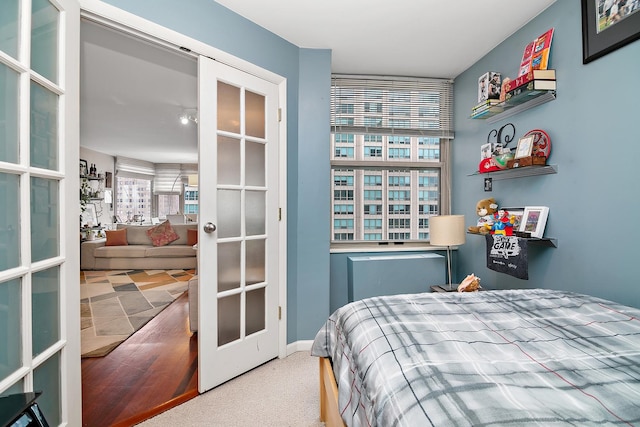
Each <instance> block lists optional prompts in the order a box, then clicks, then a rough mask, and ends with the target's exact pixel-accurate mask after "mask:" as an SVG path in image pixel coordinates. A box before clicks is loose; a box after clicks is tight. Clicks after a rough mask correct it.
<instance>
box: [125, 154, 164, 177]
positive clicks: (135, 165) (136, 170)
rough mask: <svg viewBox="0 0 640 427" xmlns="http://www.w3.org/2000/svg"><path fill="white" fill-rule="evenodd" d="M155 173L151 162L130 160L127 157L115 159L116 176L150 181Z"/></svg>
mask: <svg viewBox="0 0 640 427" xmlns="http://www.w3.org/2000/svg"><path fill="white" fill-rule="evenodd" d="M155 173H156V167H155V165H154V164H153V163H151V162H146V161H144V160H138V159H131V158H128V157H121V156H118V157H116V174H117V175H122V176H126V177H129V178H140V179H152V178H153V175H155Z"/></svg>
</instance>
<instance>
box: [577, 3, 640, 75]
mask: <svg viewBox="0 0 640 427" xmlns="http://www.w3.org/2000/svg"><path fill="white" fill-rule="evenodd" d="M581 1H582V63H583V64H587V63H589V62H591V61H593V60H595V59H598V58H600V57H603V56H604V55H607V54H608V53H611V52H613V51H614V50H616V49H619V48H621V47H622V46H624V45H627V44H629V43H631V42H633V41H634V40H637V39H639V38H640V4H638V2H637V1H627V2H626V4H625V5H624V6H619V4H618V2H602V1H599V0H581ZM605 7H609V8H608V9H605Z"/></svg>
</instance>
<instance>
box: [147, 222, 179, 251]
mask: <svg viewBox="0 0 640 427" xmlns="http://www.w3.org/2000/svg"><path fill="white" fill-rule="evenodd" d="M147 236H149V238H150V239H151V243H153V246H165V245H168V244H169V243H171V242H173V241H174V240H178V239H179V238H180V236H178V233H176V232H175V231H174V230H173V227H172V226H171V223H169V220H166V221H165V222H163V223H161V224H158V225H156V226H155V227H152V228H150V229H148V230H147Z"/></svg>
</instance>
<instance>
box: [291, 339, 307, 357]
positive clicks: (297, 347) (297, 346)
mask: <svg viewBox="0 0 640 427" xmlns="http://www.w3.org/2000/svg"><path fill="white" fill-rule="evenodd" d="M312 344H313V340H306V341H296V342H292V343H291V344H287V356H288V355H290V354H292V353H295V352H298V351H311V345H312Z"/></svg>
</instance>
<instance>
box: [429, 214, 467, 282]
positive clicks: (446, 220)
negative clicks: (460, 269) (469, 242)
mask: <svg viewBox="0 0 640 427" xmlns="http://www.w3.org/2000/svg"><path fill="white" fill-rule="evenodd" d="M429 236H430V237H429V242H430V243H431V245H433V246H446V247H447V271H448V273H449V291H453V290H454V289H453V287H452V285H451V246H457V245H462V244H464V242H465V237H466V232H465V228H464V215H437V216H432V217H430V218H429Z"/></svg>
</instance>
